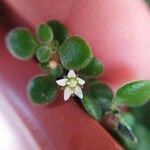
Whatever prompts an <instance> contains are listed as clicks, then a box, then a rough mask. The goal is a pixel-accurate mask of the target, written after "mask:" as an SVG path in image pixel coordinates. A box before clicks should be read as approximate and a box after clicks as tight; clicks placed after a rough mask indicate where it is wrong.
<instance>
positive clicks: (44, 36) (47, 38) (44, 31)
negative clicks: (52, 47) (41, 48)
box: [37, 24, 53, 42]
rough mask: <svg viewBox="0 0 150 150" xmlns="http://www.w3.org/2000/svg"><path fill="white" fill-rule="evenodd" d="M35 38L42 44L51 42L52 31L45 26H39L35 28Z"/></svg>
mask: <svg viewBox="0 0 150 150" xmlns="http://www.w3.org/2000/svg"><path fill="white" fill-rule="evenodd" d="M37 36H38V38H39V40H41V41H42V42H51V41H52V40H53V31H52V29H51V27H49V26H48V25H47V24H40V25H39V26H38V28H37Z"/></svg>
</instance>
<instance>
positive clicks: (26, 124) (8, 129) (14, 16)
mask: <svg viewBox="0 0 150 150" xmlns="http://www.w3.org/2000/svg"><path fill="white" fill-rule="evenodd" d="M109 1H110V2H108V3H109V5H112V8H111V9H109V8H107V7H110V6H107V5H103V3H104V2H103V1H102V0H101V3H100V4H102V6H104V7H106V10H107V11H106V12H108V13H111V11H110V10H112V11H113V7H115V0H114V1H113V0H109ZM130 1H131V0H130ZM130 1H129V0H124V2H119V1H118V0H117V1H116V4H117V5H118V7H123V6H126V9H125V10H127V11H128V10H129V12H131V14H128V17H129V18H130V16H131V18H132V17H133V18H136V21H135V20H134V21H133V23H135V24H137V22H138V21H137V20H140V21H139V22H142V23H141V24H140V25H141V26H140V25H139V26H134V27H133V28H134V29H135V28H136V30H138V31H137V32H138V33H137V34H136V31H135V33H134V31H133V32H132V30H131V32H132V33H131V38H132V41H133V43H135V45H136V44H137V43H138V44H139V45H138V46H137V47H138V48H139V49H138V48H137V53H138V54H139V55H138V54H137V55H136V56H137V57H136V58H135V56H134V58H135V59H138V60H139V62H140V63H142V64H137V63H135V64H134V63H133V66H132V67H133V68H135V70H136V69H137V70H138V71H137V72H136V71H135V70H134V69H133V68H131V70H133V71H135V72H136V73H135V72H134V73H135V74H134V75H133V74H132V73H131V74H130V72H128V70H126V72H128V73H129V74H128V75H126V74H125V75H124V76H126V77H127V76H128V77H127V78H126V77H124V76H123V74H124V72H123V73H121V71H118V69H116V70H115V73H112V72H111V71H110V70H111V69H110V68H107V66H109V65H110V64H111V63H112V62H114V61H115V60H116V57H114V56H112V55H110V56H109V57H110V58H111V57H112V62H111V61H110V59H108V60H106V57H107V55H106V57H105V51H102V52H100V53H99V52H98V50H99V49H103V48H104V49H110V52H111V49H112V51H113V52H112V53H114V52H115V53H121V52H119V51H118V50H117V48H116V47H119V48H118V49H121V48H123V47H128V49H130V48H131V51H130V50H129V53H132V54H133V55H134V51H135V50H133V51H132V48H133V49H135V48H136V46H134V44H133V45H132V44H130V43H127V44H126V40H124V36H122V34H123V35H125V34H126V32H128V30H126V29H124V28H123V29H124V31H123V32H122V31H120V28H119V26H117V29H118V30H115V31H116V33H115V36H112V37H111V34H114V32H113V29H114V28H113V25H109V24H111V23H112V19H110V20H109V19H108V18H107V17H106V18H105V17H104V16H105V15H106V14H107V13H106V12H105V11H103V10H102V11H100V13H102V14H104V16H103V17H101V18H100V20H102V22H100V21H98V17H99V14H96V15H95V17H93V16H92V15H93V14H94V13H96V11H95V10H94V7H95V6H91V7H93V8H90V11H88V12H86V11H85V12H84V11H83V12H82V11H81V13H82V15H84V17H81V19H79V18H80V17H77V16H80V10H82V9H84V8H83V7H81V6H83V4H84V5H85V8H86V9H88V8H89V6H87V5H88V4H90V2H88V4H86V2H85V1H83V2H82V0H81V6H80V1H78V2H77V3H75V5H78V9H77V10H78V11H79V14H78V15H75V14H76V13H78V11H75V12H74V13H72V17H74V18H75V19H74V20H73V21H72V19H68V20H67V19H66V18H67V16H68V14H69V12H70V10H69V7H70V5H71V4H72V1H66V0H56V1H55V2H54V1H52V0H50V1H48V0H46V1H43V2H41V1H36V0H31V1H29V0H27V1H22V0H1V1H0V135H1V136H0V150H38V149H43V150H51V149H52V150H55V149H56V150H59V149H61V150H63V149H65V150H67V149H68V150H69V149H70V150H72V149H75V150H76V149H79V150H80V149H81V150H82V149H87V150H88V149H90V148H92V150H97V149H100V148H101V149H102V148H105V149H108V150H109V149H110V150H117V149H121V147H120V145H119V144H118V143H117V142H116V141H115V140H114V139H113V138H111V136H110V134H109V133H107V132H106V131H105V129H103V128H101V127H99V125H98V124H96V123H95V122H94V121H93V120H91V119H90V118H89V117H87V115H86V114H85V113H84V112H82V110H80V109H81V108H80V107H79V106H77V105H76V103H75V102H71V103H69V104H64V103H63V102H62V101H61V102H56V104H54V105H53V106H52V107H51V108H49V107H46V108H44V109H43V108H35V107H34V106H31V104H30V102H27V95H26V92H25V91H26V84H27V82H28V81H29V79H30V78H31V77H32V76H34V75H36V74H37V73H39V70H38V67H37V66H36V63H35V62H34V61H33V62H27V63H24V62H20V61H18V60H15V59H14V58H12V57H11V56H10V54H8V53H7V50H6V47H5V42H4V38H5V35H6V34H7V32H8V31H9V30H10V29H12V28H13V27H16V26H26V27H29V28H30V29H31V30H33V28H34V26H35V25H37V24H38V23H40V22H42V21H47V19H48V18H57V19H60V20H61V21H62V22H63V23H65V24H67V25H68V27H69V29H70V30H71V32H73V33H77V34H81V35H83V36H85V37H86V38H87V39H88V40H89V41H90V43H91V44H92V47H93V48H94V50H95V51H94V53H95V55H96V56H97V57H100V58H101V57H102V59H103V61H104V63H105V64H106V75H104V77H102V79H103V80H104V81H105V82H107V83H109V84H110V85H111V86H112V88H113V89H114V90H115V89H116V87H118V86H119V85H120V84H122V83H124V82H126V81H128V80H133V79H140V78H141V79H145V78H147V79H150V69H149V68H148V66H149V62H148V60H149V56H150V55H149V54H150V53H149V51H150V49H149V48H150V46H147V45H149V44H150V41H149V40H147V39H148V38H149V39H150V32H149V31H148V32H146V31H147V30H146V28H148V27H149V25H150V24H149V22H150V17H149V16H150V14H149V5H150V0H145V1H144V0H133V3H132V2H130ZM44 3H45V4H44ZM78 3H79V4H78ZM92 3H95V5H100V4H99V3H98V2H97V1H93V2H92ZM97 3H98V4H97ZM105 3H106V2H105ZM130 3H131V6H130ZM134 3H135V4H134ZM48 4H49V6H47V5H48ZM40 6H41V7H40ZM55 8H56V9H55ZM67 8H68V9H67ZM96 9H98V10H100V9H105V8H103V7H99V8H96ZM120 9H122V8H120ZM64 10H65V11H64ZM93 10H94V11H93ZM135 10H136V11H135ZM109 11H110V12H109ZM89 12H90V13H89ZM120 12H121V11H120ZM133 13H135V14H136V15H135V16H134V15H133ZM114 16H117V17H116V18H117V19H116V18H115V17H114ZM90 17H91V18H92V17H93V19H94V20H96V21H97V22H98V23H97V22H96V23H97V24H98V25H99V26H96V25H93V24H92V21H89V18H90ZM111 17H114V18H115V19H114V20H113V21H116V22H118V21H119V19H118V18H122V17H121V16H119V15H118V13H117V11H116V9H115V11H114V12H113V16H111ZM123 17H126V16H123ZM70 18H71V17H70ZM82 20H85V22H84V21H82ZM103 20H104V21H103ZM143 20H144V21H143ZM76 21H77V22H76ZM88 21H89V22H88ZM127 21H129V20H128V19H127ZM78 22H79V25H78ZM87 22H88V23H89V24H88V23H87ZM129 22H130V21H129ZM139 22H138V23H139ZM86 23H87V24H88V25H89V26H88V27H87V26H86V25H87V24H86ZM85 24H86V25H85ZM123 24H125V25H126V26H128V24H126V23H123ZM131 24H132V21H131ZM145 24H147V27H145V26H144V25H145ZM148 24H149V25H148ZM76 26H78V28H79V29H76ZM90 26H92V27H93V28H91V27H90ZM103 26H105V27H107V28H105V27H103ZM121 26H122V25H121ZM129 26H130V23H129ZM95 27H96V28H95ZM111 27H112V30H111ZM99 28H100V29H101V31H100V32H98V33H97V35H96V36H95V35H94V34H91V32H88V31H89V30H90V31H92V32H95V29H99ZM129 28H130V27H129ZM141 28H142V29H141ZM143 28H144V29H143ZM140 29H141V31H140ZM106 30H107V31H108V32H107V31H106ZM143 31H144V32H145V33H144V32H143ZM139 32H140V34H139ZM105 33H106V34H105ZM107 33H108V34H107ZM98 34H99V35H98ZM106 35H108V37H107V36H106ZM118 35H119V36H118ZM139 35H140V37H141V39H140V38H139V37H138V36H139ZM125 36H128V35H125ZM110 37H111V38H110ZM116 37H119V39H122V40H123V42H121V41H119V40H116V41H117V42H118V43H121V44H120V45H121V46H120V45H119V44H118V43H117V42H116V41H115V42H114V40H112V45H110V46H106V45H107V44H108V43H109V42H111V40H110V39H114V38H116ZM135 37H137V38H135ZM144 38H145V39H146V40H145V41H144V40H142V39H144ZM134 40H135V41H134ZM96 41H97V42H96ZM124 41H125V42H124ZM129 41H130V40H129ZM98 43H100V46H99V47H98V48H97V45H98ZM103 43H104V44H106V45H105V46H104V47H103ZM122 43H124V44H125V46H124V45H122ZM140 43H141V44H140ZM113 44H114V45H113ZM95 45H96V46H95ZM126 45H127V46H126ZM145 45H146V46H145ZM148 47H149V48H148ZM97 49H98V50H97ZM114 49H115V51H114ZM144 51H145V52H144ZM140 52H141V53H140ZM129 53H128V52H127V54H126V57H127V56H128V54H129ZM143 53H144V54H143ZM142 54H143V55H142ZM119 55H121V54H119ZM140 56H141V57H143V56H144V58H143V59H141V57H140ZM146 56H147V57H146ZM113 57H114V58H113ZM146 58H147V59H146ZM123 59H124V56H123ZM123 59H121V58H119V59H118V60H117V63H118V62H119V61H120V62H122V61H124V60H123ZM125 59H126V58H125ZM132 60H133V59H132ZM128 61H129V64H130V60H127V62H128ZM131 63H132V61H131ZM140 65H141V66H142V67H141V66H140ZM139 66H140V67H141V68H142V69H141V68H140V67H139ZM119 68H122V66H121V67H119ZM119 70H120V69H119ZM139 72H140V73H139ZM109 75H111V76H109ZM130 75H131V76H130ZM120 77H122V78H120ZM115 78H116V79H115ZM116 80H119V83H118V81H116ZM149 105H150V104H146V105H144V106H142V107H140V108H134V109H133V108H129V109H128V110H129V112H128V113H125V114H124V118H125V120H126V121H127V122H128V123H129V124H130V125H131V127H132V128H133V131H134V133H135V135H137V138H138V144H136V145H133V144H132V143H130V142H129V141H128V140H123V139H121V138H120V137H118V136H117V137H116V135H114V134H112V135H113V136H114V138H116V139H117V140H118V141H119V142H120V143H121V144H122V145H123V147H124V148H125V149H128V150H149V149H150V119H149V115H150V107H149ZM50 109H51V110H50ZM58 109H59V110H58ZM68 109H71V112H72V113H74V114H76V115H75V120H81V121H80V122H79V124H78V126H79V127H81V129H80V130H78V127H75V123H76V121H75V120H73V119H70V118H71V115H70V116H69V115H68V114H69V113H70V111H69V110H68ZM60 114H61V119H60V122H59V121H57V120H56V118H59V115H60ZM68 118H69V119H68ZM49 119H50V120H49ZM52 122H53V124H52ZM83 123H84V124H89V125H88V126H87V129H85V126H84V124H83ZM66 126H69V127H68V129H66ZM64 128H65V130H66V131H64V132H63V131H62V129H64ZM93 128H94V129H93ZM60 131H61V132H60ZM99 134H100V135H99ZM68 137H70V139H69V140H68ZM102 137H103V138H102ZM85 139H86V140H85ZM96 139H99V140H98V141H99V142H96ZM108 139H109V140H110V141H111V142H110V141H109V140H108ZM112 143H113V144H112ZM114 143H115V144H114ZM93 145H94V146H93ZM114 145H115V146H114ZM116 145H117V146H116ZM92 146H93V147H92Z"/></svg>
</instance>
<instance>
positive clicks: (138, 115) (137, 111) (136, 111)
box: [129, 103, 150, 130]
mask: <svg viewBox="0 0 150 150" xmlns="http://www.w3.org/2000/svg"><path fill="white" fill-rule="evenodd" d="M129 110H130V111H131V113H132V114H133V115H134V117H135V119H136V120H137V121H138V122H139V123H140V124H143V125H144V126H145V127H146V128H148V129H149V130H150V119H149V115H150V103H148V104H145V105H143V106H141V107H136V108H129Z"/></svg>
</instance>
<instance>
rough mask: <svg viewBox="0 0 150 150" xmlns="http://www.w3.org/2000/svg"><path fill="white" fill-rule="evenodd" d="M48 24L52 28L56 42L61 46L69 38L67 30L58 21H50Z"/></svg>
mask: <svg viewBox="0 0 150 150" xmlns="http://www.w3.org/2000/svg"><path fill="white" fill-rule="evenodd" d="M47 24H48V25H49V26H50V27H51V28H52V30H53V34H54V40H56V41H58V42H59V45H61V44H62V43H63V42H64V41H65V39H66V38H67V37H68V36H69V33H68V30H67V28H66V27H65V26H64V25H63V24H62V23H61V22H59V21H57V20H50V21H48V22H47Z"/></svg>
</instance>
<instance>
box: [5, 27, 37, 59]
mask: <svg viewBox="0 0 150 150" xmlns="http://www.w3.org/2000/svg"><path fill="white" fill-rule="evenodd" d="M6 40H7V41H6V42H7V43H6V44H7V47H8V49H9V51H10V52H11V54H12V55H13V56H14V57H16V58H18V59H21V60H28V59H30V58H32V56H33V55H34V52H35V50H36V47H37V43H36V41H35V39H34V38H33V36H32V34H31V32H30V31H29V30H28V29H26V28H16V29H14V30H12V31H11V32H9V34H8V35H7V39H6Z"/></svg>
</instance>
